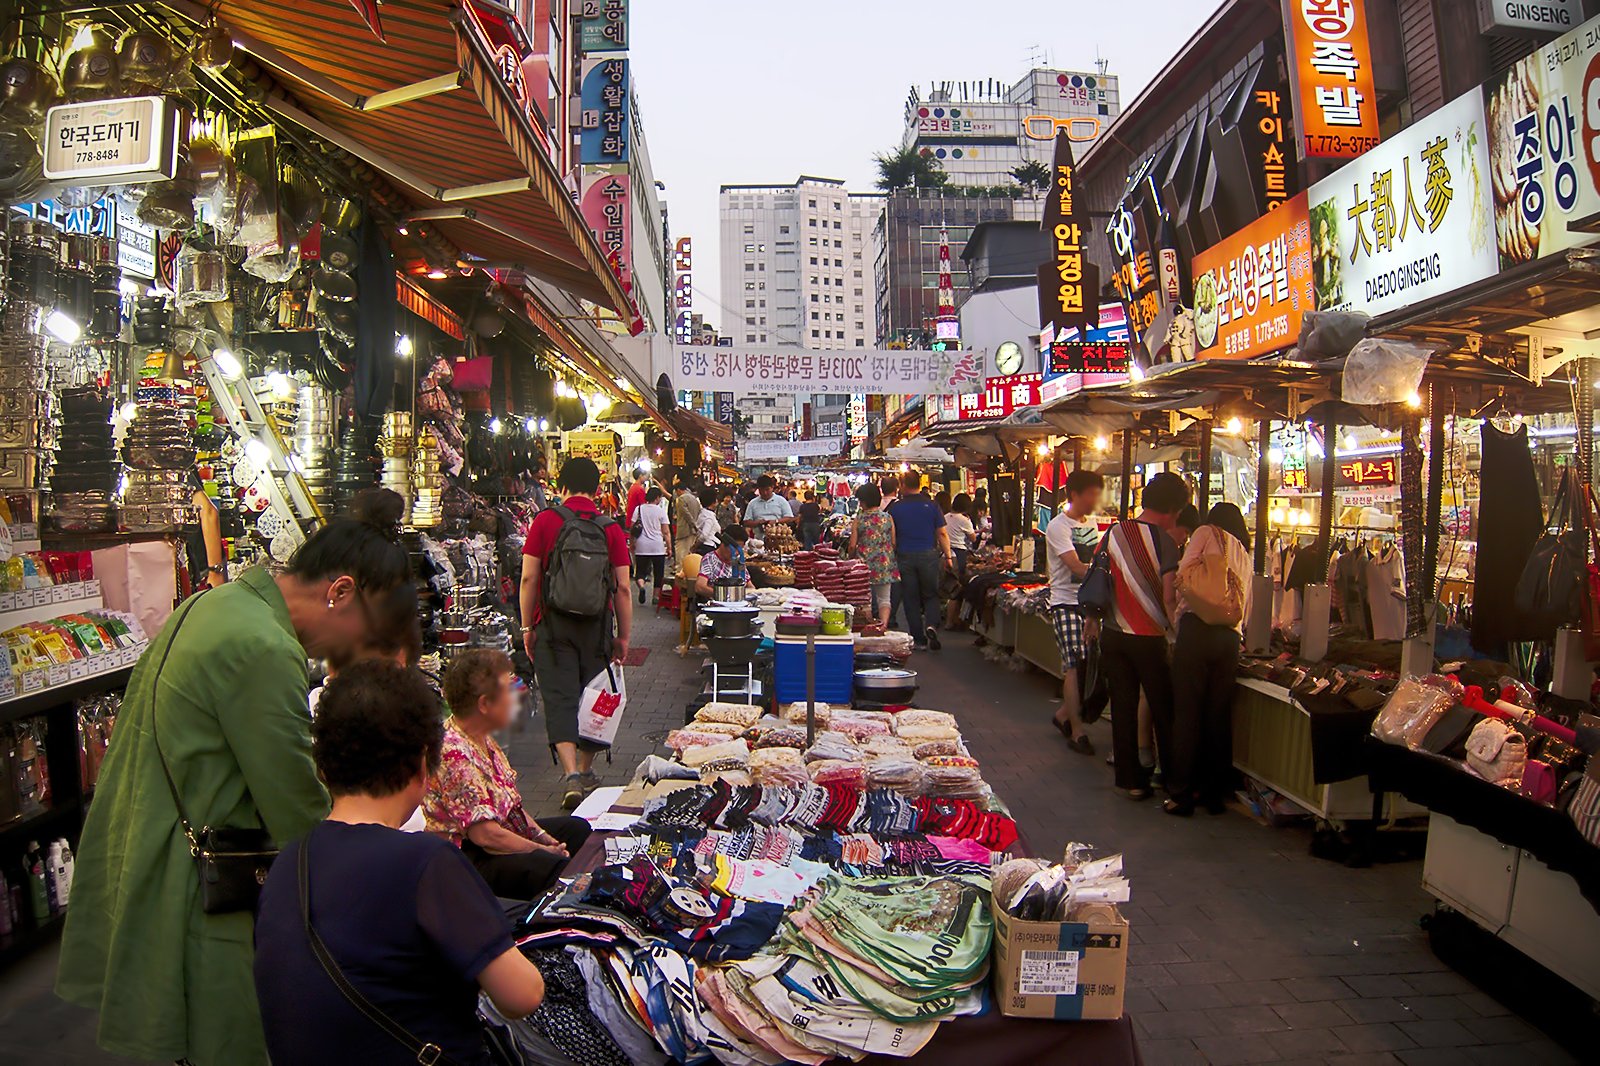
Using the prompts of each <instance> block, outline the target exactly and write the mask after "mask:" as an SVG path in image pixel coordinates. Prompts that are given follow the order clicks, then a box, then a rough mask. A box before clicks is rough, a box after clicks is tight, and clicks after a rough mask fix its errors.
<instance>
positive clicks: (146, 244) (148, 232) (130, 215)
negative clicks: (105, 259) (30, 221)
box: [11, 196, 156, 278]
mask: <svg viewBox="0 0 1600 1066" xmlns="http://www.w3.org/2000/svg"><path fill="white" fill-rule="evenodd" d="M11 210H13V211H15V212H17V213H18V214H21V215H27V216H28V217H29V218H38V219H44V220H45V221H47V222H49V223H50V224H52V225H53V226H55V227H56V228H57V229H59V230H61V232H63V233H87V234H89V235H90V236H93V237H107V238H109V239H110V240H112V241H114V242H115V243H116V245H117V266H119V267H120V268H121V269H122V271H123V272H124V273H127V274H135V275H137V276H139V277H141V278H154V277H155V276H156V258H155V245H156V231H155V227H154V226H151V225H148V224H146V223H145V222H142V221H140V219H139V216H138V215H137V214H135V213H134V209H133V207H132V206H131V205H128V204H125V203H123V202H122V201H121V200H120V199H118V198H117V197H114V196H103V197H101V198H100V199H98V200H96V201H95V202H94V203H92V204H82V205H79V206H67V205H65V204H62V203H59V202H57V201H55V200H40V201H37V202H36V203H31V204H17V205H16V206H14V207H12V209H11Z"/></svg>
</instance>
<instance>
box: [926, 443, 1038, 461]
mask: <svg viewBox="0 0 1600 1066" xmlns="http://www.w3.org/2000/svg"><path fill="white" fill-rule="evenodd" d="M901 443H902V444H904V443H905V442H904V441H901ZM1035 451H1037V452H1038V453H1039V458H1041V459H1043V458H1044V457H1045V456H1047V455H1049V454H1050V445H1048V444H1046V443H1045V442H1044V441H1040V442H1039V447H1038V448H1036V449H1035Z"/></svg>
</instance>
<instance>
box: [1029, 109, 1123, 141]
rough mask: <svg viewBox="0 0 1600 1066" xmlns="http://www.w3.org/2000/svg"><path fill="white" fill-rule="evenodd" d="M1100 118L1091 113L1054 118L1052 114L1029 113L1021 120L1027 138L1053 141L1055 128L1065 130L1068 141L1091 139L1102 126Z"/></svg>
mask: <svg viewBox="0 0 1600 1066" xmlns="http://www.w3.org/2000/svg"><path fill="white" fill-rule="evenodd" d="M1103 125H1104V124H1103V123H1102V122H1101V120H1100V119H1098V118H1096V117H1095V116H1093V115H1073V116H1071V117H1070V118H1056V117H1055V116H1054V115H1029V116H1028V117H1027V118H1025V119H1023V120H1022V132H1023V133H1025V134H1027V136H1028V139H1029V140H1034V141H1053V140H1055V139H1056V131H1057V130H1065V131H1066V134H1067V140H1069V141H1092V140H1094V139H1095V138H1096V137H1099V136H1100V130H1101V129H1102V128H1103Z"/></svg>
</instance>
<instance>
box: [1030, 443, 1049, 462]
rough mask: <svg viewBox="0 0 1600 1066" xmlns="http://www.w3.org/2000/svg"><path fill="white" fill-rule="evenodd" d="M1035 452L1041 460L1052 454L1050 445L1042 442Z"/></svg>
mask: <svg viewBox="0 0 1600 1066" xmlns="http://www.w3.org/2000/svg"><path fill="white" fill-rule="evenodd" d="M1034 451H1035V452H1037V453H1038V455H1039V458H1041V459H1043V458H1044V457H1045V456H1047V455H1049V454H1050V445H1048V444H1046V443H1044V442H1043V441H1040V442H1039V446H1038V447H1037V448H1035V449H1034Z"/></svg>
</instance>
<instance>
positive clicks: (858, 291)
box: [855, 270, 861, 295]
mask: <svg viewBox="0 0 1600 1066" xmlns="http://www.w3.org/2000/svg"><path fill="white" fill-rule="evenodd" d="M855 276H856V277H858V278H859V277H860V276H861V271H859V270H857V271H855ZM860 292H861V290H860V289H857V290H856V293H857V294H858V295H859V294H860Z"/></svg>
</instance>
